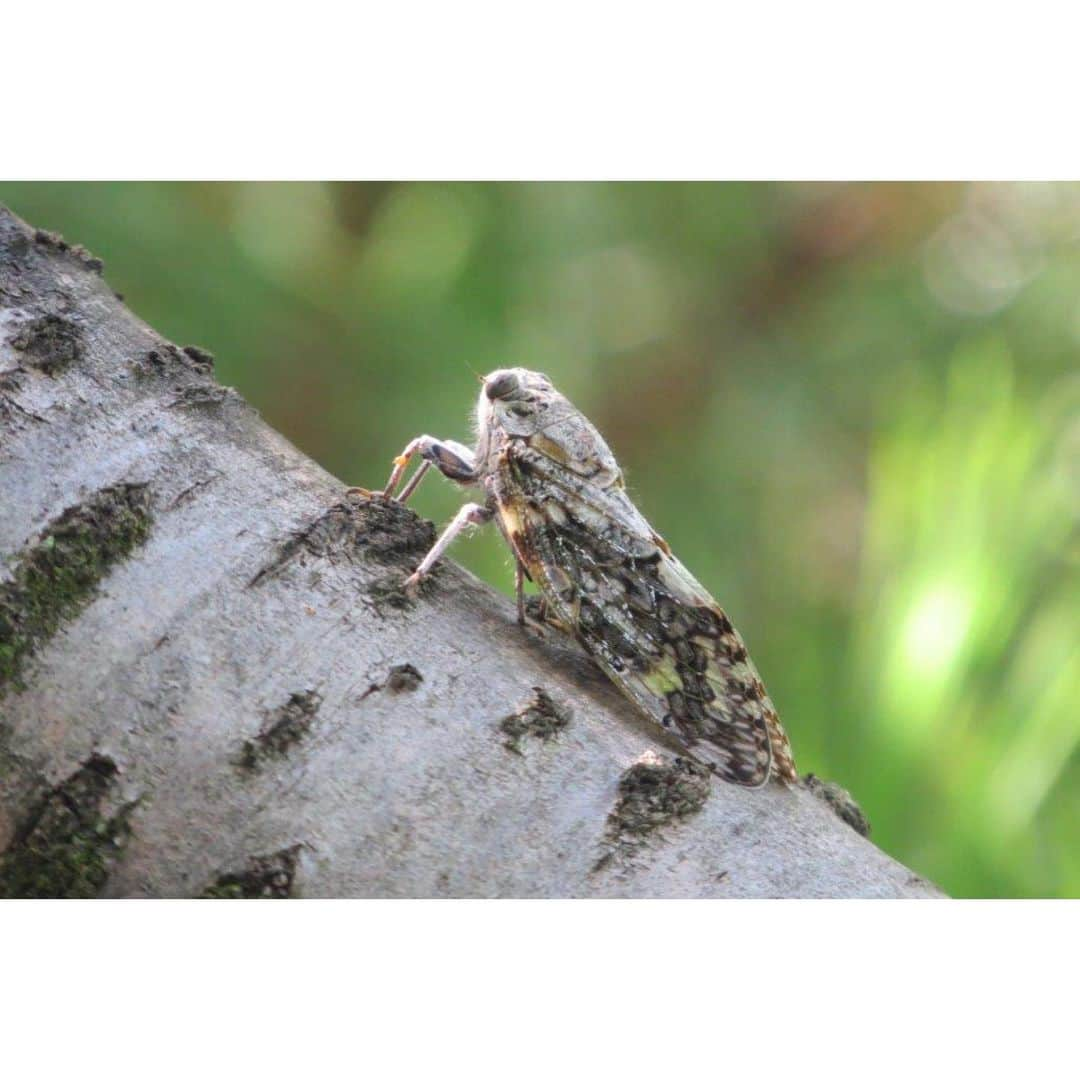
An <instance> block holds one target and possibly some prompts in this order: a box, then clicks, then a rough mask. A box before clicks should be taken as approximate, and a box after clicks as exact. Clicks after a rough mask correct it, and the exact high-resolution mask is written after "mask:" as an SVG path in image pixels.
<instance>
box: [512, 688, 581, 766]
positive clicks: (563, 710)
mask: <svg viewBox="0 0 1080 1080" xmlns="http://www.w3.org/2000/svg"><path fill="white" fill-rule="evenodd" d="M573 715H574V714H573V711H572V710H571V709H569V708H567V707H566V706H565V705H559V704H557V703H556V702H555V701H554V700H553V699H552V697H551V695H550V694H548V692H547V691H546V690H543V689H541V688H540V687H539V686H534V687H533V696H532V699H531V700H530V701H529V702H528V703H527V704H525V705H524V706H522V707H521V708H520V709H518V711H517V712H515V713H511V714H510V715H509V716H504V717H503V718H502V720H500V721H499V730H500V731H501V732H502V733H503V734H504V735H505V736H506V740H505V741H504V742H503V746H505V747H506V749H507V750H513V751H514V753H516V754H520V753H521V747H522V740H524V739H525V737H526V736H532V737H533V738H537V739H541V740H543V741H544V742H548V741H550V740H551V739H554V738H555V736H556V735H557V734H558V733H559V732H560V731H562V729H563V728H564V727H566V726H567V724H569V723H570V721H571V719H572V718H573Z"/></svg>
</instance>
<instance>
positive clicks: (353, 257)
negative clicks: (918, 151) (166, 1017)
mask: <svg viewBox="0 0 1080 1080" xmlns="http://www.w3.org/2000/svg"><path fill="white" fill-rule="evenodd" d="M0 199H2V200H3V201H5V202H7V203H8V204H9V205H11V206H12V208H13V209H14V210H15V211H16V212H18V213H20V214H22V215H23V216H24V217H26V218H27V219H28V220H30V221H31V222H32V223H33V224H34V225H37V226H41V227H46V228H50V229H57V230H59V231H61V232H63V233H65V234H66V235H67V238H68V239H69V240H70V241H73V242H76V241H77V242H79V243H83V244H85V245H87V246H88V247H89V248H90V249H91V250H92V251H93V252H94V254H95V255H99V256H101V257H102V258H104V260H105V264H106V267H105V274H106V277H107V279H108V280H109V282H110V284H112V285H113V287H114V288H116V289H118V290H120V291H121V292H123V293H124V294H125V295H126V298H127V301H128V303H129V304H130V305H131V306H132V307H133V308H134V310H135V311H136V312H138V313H139V314H140V315H141V316H143V317H144V318H145V319H147V320H148V321H149V322H150V323H152V324H153V325H155V326H157V327H158V328H159V329H161V330H162V331H163V332H164V333H166V334H168V335H169V336H171V337H172V338H174V339H175V340H177V341H178V342H179V343H180V344H189V343H194V344H197V345H201V346H205V347H206V348H208V349H210V350H211V351H213V352H214V353H215V354H216V356H217V358H218V364H217V371H218V374H219V377H220V378H221V379H222V380H223V381H224V382H226V383H233V384H235V385H236V386H237V388H238V389H239V390H240V391H241V392H242V393H243V394H244V395H245V396H246V397H247V398H248V399H249V400H251V401H252V402H253V404H255V405H256V406H257V407H258V408H259V409H260V410H261V411H262V413H263V415H264V416H266V418H267V419H268V421H269V422H270V423H272V424H273V425H275V426H276V427H278V428H279V429H280V430H282V431H284V432H285V433H286V434H287V435H288V436H289V437H290V438H292V439H293V440H294V441H295V442H296V443H297V444H298V445H299V446H301V447H302V448H303V449H304V450H306V451H307V452H308V453H310V454H312V455H313V456H314V457H316V458H317V459H319V460H320V461H321V462H322V463H323V464H324V465H325V466H326V467H327V468H328V469H330V470H331V471H333V472H334V473H336V474H337V475H339V476H341V477H342V479H343V480H345V481H347V482H349V483H351V484H362V485H365V486H369V487H376V486H379V485H380V484H381V483H382V482H383V480H384V479H385V477H386V474H387V472H388V471H389V465H390V458H391V456H392V455H393V454H394V453H396V452H397V451H398V450H399V449H400V448H401V447H402V446H403V445H404V444H405V442H406V441H407V440H408V439H409V438H410V437H411V436H413V435H415V434H417V433H419V432H421V431H426V432H430V433H432V434H436V435H441V436H447V437H451V438H457V439H461V440H466V439H467V438H468V419H467V417H468V411H469V409H470V407H471V402H472V399H473V396H474V394H475V392H476V381H475V378H474V374H473V372H480V373H483V372H485V371H488V370H490V369H492V368H495V367H500V366H506V365H514V364H520V365H523V366H528V367H535V368H538V369H540V370H542V371H545V372H547V373H548V374H549V375H550V376H551V377H552V378H553V379H554V380H555V382H556V384H557V385H558V386H560V387H561V388H562V389H564V390H565V392H566V393H567V394H568V395H569V396H570V397H571V398H572V399H573V400H574V401H575V402H576V403H577V404H578V405H579V406H580V407H581V408H582V409H584V410H585V411H586V412H587V413H588V414H589V415H590V416H591V417H592V418H593V419H594V420H595V421H596V423H597V425H598V426H599V427H600V429H601V430H602V431H603V432H604V433H605V435H606V436H607V437H608V441H609V442H610V443H611V445H612V447H613V449H614V450H615V452H616V455H617V456H618V457H619V460H620V461H621V463H622V464H623V465H624V467H625V468H626V471H627V474H628V479H629V484H630V488H631V491H632V492H633V494H634V497H635V499H637V500H638V502H639V503H640V505H641V507H642V509H643V511H644V512H645V513H646V514H647V516H648V517H649V518H650V520H651V521H652V522H653V524H654V525H655V526H656V527H657V529H659V530H660V531H661V532H662V533H663V534H664V535H665V536H666V538H667V539H668V540H669V541H670V543H671V544H672V546H673V547H674V549H675V551H676V552H677V553H678V555H679V556H680V558H682V559H683V561H685V562H686V563H687V564H688V565H689V566H690V567H691V569H692V570H693V572H694V573H695V575H697V576H698V577H700V578H701V580H702V581H703V582H704V583H705V584H706V585H708V586H709V587H710V588H711V589H712V590H713V591H714V593H715V595H716V596H717V598H718V599H719V601H720V602H721V603H722V604H723V605H724V606H725V608H726V609H727V610H728V612H729V614H730V615H731V616H732V619H733V620H734V622H735V623H736V625H737V626H738V627H739V628H740V630H741V631H742V633H743V635H744V637H746V639H747V641H748V643H749V645H750V649H751V653H752V655H753V656H754V658H755V661H756V663H757V665H758V667H759V668H760V669H761V671H762V673H763V675H764V677H765V681H766V683H767V685H768V686H769V689H770V692H771V694H772V697H773V698H774V700H775V701H776V703H777V705H778V708H779V710H780V713H781V716H782V718H783V719H784V722H785V725H786V726H787V729H788V731H789V733H790V735H791V738H792V742H793V745H794V749H795V754H796V760H797V761H798V764H799V767H800V770H801V771H803V772H811V771H812V772H814V773H817V774H820V775H822V776H824V777H827V778H830V779H835V780H837V781H839V782H840V783H841V784H843V786H844V787H846V788H848V789H850V790H851V792H852V794H853V795H854V796H855V797H856V798H857V799H858V800H859V802H860V803H861V804H862V806H863V807H864V809H865V810H866V812H867V815H868V816H869V818H870V820H871V821H872V822H873V823H874V838H875V840H876V841H877V842H878V843H880V844H881V845H882V846H883V847H884V848H886V850H888V851H890V852H892V853H893V854H894V855H896V856H897V857H898V858H900V859H902V860H903V861H905V862H906V863H908V864H909V865H911V866H912V867H913V868H915V869H917V870H918V871H919V872H920V873H922V874H924V875H926V876H927V877H929V878H931V879H933V880H935V881H937V882H939V883H940V884H941V885H942V886H943V887H945V888H946V889H947V890H949V891H950V892H953V893H955V894H961V895H972V896H988V895H995V896H996V895H1024V896H1028V895H1053V896H1066V895H1072V896H1076V895H1080V843H1077V839H1078V838H1077V827H1076V822H1077V821H1078V820H1080V754H1078V752H1077V742H1078V739H1080V724H1078V722H1077V714H1078V707H1077V702H1078V701H1080V653H1078V635H1077V623H1078V619H1077V612H1078V610H1080V557H1078V556H1080V552H1078V549H1077V542H1076V536H1077V531H1076V521H1077V513H1078V511H1080V500H1078V494H1077V493H1078V491H1080V382H1078V380H1077V377H1076V371H1077V362H1076V356H1077V350H1078V346H1080V319H1078V318H1077V314H1076V310H1077V309H1076V300H1075V297H1076V294H1077V289H1078V287H1080V261H1078V249H1077V244H1076V238H1077V237H1078V236H1080V228H1078V225H1080V188H1078V187H1076V186H1051V185H980V186H975V187H962V186H955V185H790V184H788V185H753V184H749V185H748V184H740V185H708V184H682V185H655V184H633V185H630V184H627V185H624V184H601V185H587V184H564V185H558V184H531V185H505V184H494V185H482V184H481V185H477V184H469V185H423V184H404V185H382V184H377V185H339V184H328V185H291V184H240V185H213V184H199V185H175V184H94V185H86V184H54V185H49V184H21V185H20V184H9V185H3V186H0ZM461 500H462V495H461V493H459V492H456V491H454V490H453V489H451V488H450V486H449V485H447V484H444V483H440V482H439V481H437V480H431V481H429V482H428V483H427V484H425V486H424V487H423V488H422V489H421V491H420V492H419V494H418V495H417V497H416V505H417V508H418V509H419V510H420V511H421V512H422V513H424V514H426V515H428V516H430V517H433V518H435V519H436V520H445V519H446V518H448V517H449V516H450V514H451V513H452V512H453V510H454V508H455V507H456V506H457V505H459V504H460V502H461ZM456 554H457V557H459V558H461V559H462V561H464V562H466V563H467V564H468V565H469V566H471V567H472V568H473V569H474V570H476V571H477V572H478V573H480V574H481V575H482V576H484V577H485V578H487V579H488V580H490V581H492V582H493V583H495V584H496V585H498V586H499V587H500V588H503V589H506V590H508V591H509V589H510V588H511V586H512V580H513V578H512V572H511V569H510V561H509V558H508V556H507V554H506V552H505V550H504V548H503V546H502V545H501V543H500V542H499V540H498V538H497V536H495V535H494V531H493V530H490V531H489V535H481V536H478V537H477V538H476V539H474V540H471V541H468V542H466V543H463V544H462V545H461V547H460V548H459V549H458V551H457V553H456Z"/></svg>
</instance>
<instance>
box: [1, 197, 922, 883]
mask: <svg viewBox="0 0 1080 1080" xmlns="http://www.w3.org/2000/svg"><path fill="white" fill-rule="evenodd" d="M375 407H377V404H376V403H373V402H364V401H358V402H356V410H357V416H358V418H361V420H362V417H363V415H364V412H365V410H366V409H370V408H375ZM433 537H434V530H433V528H432V526H431V525H430V523H427V522H424V521H422V520H421V519H419V518H418V517H416V516H415V515H414V514H413V513H412V512H411V511H409V510H406V509H403V508H401V507H398V506H396V505H391V504H388V503H385V502H382V501H380V500H373V499H371V500H366V499H363V498H349V497H347V496H346V494H345V487H344V485H343V484H342V483H341V482H340V481H339V480H337V479H335V478H334V477H332V476H330V475H328V474H327V473H326V472H325V471H324V470H323V469H321V468H320V467H319V466H318V465H316V464H315V463H314V462H312V461H311V460H309V459H308V458H306V457H305V456H304V455H303V454H301V453H300V452H299V451H298V450H296V448H295V447H293V446H291V445H290V444H289V443H288V442H286V440H285V439H283V438H282V437H281V436H279V435H278V434H276V433H275V432H274V431H273V430H271V429H270V428H269V427H268V426H267V425H266V424H264V423H263V422H262V421H261V420H260V419H259V417H258V416H257V415H256V413H255V412H254V411H253V410H252V409H251V408H250V407H248V406H247V405H246V404H245V403H244V401H243V400H242V399H241V398H240V397H239V396H238V395H237V394H236V393H235V392H233V391H232V390H229V389H227V388H224V387H222V386H220V385H218V384H217V383H216V382H215V381H214V379H213V375H212V358H211V357H209V356H208V354H206V353H204V352H202V351H201V350H199V349H197V348H187V349H179V348H177V347H176V346H174V345H172V344H170V343H169V342H167V341H165V340H163V339H162V338H161V337H160V336H159V335H158V334H156V333H155V332H154V331H153V330H152V329H150V328H149V327H148V326H146V325H145V324H144V323H142V322H140V321H139V320H138V319H137V318H136V317H134V316H133V315H132V314H131V313H130V312H129V311H128V310H127V309H126V308H125V307H124V306H123V305H122V304H121V303H120V301H119V299H118V298H117V297H116V296H114V294H113V293H112V292H111V290H110V289H109V288H108V286H107V285H106V284H105V282H104V281H103V279H102V277H101V264H100V262H99V261H98V260H96V259H94V258H93V257H92V256H90V255H89V254H88V253H87V252H85V251H83V250H81V249H79V248H77V247H71V246H69V245H68V244H66V243H64V242H63V241H62V240H61V239H60V238H59V237H56V236H54V235H52V234H47V233H43V232H40V231H38V232H35V231H34V230H33V229H31V228H29V227H28V226H26V225H25V224H24V223H22V222H21V221H19V219H17V218H16V217H15V216H14V215H12V214H11V213H10V212H8V211H6V210H4V209H2V208H0V555H2V556H3V558H4V562H3V565H2V568H0V853H2V854H0V896H111V897H118V896H174V897H175V896H199V895H206V896H311V897H315V896H356V897H360V896H365V897H436V896H447V897H452V896H456V897H464V896H484V897H487V896H491V897H495V896H534V897H561V896H581V897H591V896H596V897H599V896H637V897H725V896H728V897H733V896H742V897H746V896H882V897H884V896H890V897H897V896H940V895H941V894H940V893H939V892H938V891H937V890H936V889H935V888H934V887H933V886H932V885H930V884H929V883H927V882H926V881H924V880H923V879H921V878H920V877H918V876H917V875H915V874H913V873H912V872H911V871H909V870H908V869H906V868H905V867H903V866H901V865H900V864H898V863H897V862H895V861H894V860H893V859H891V858H889V856H887V855H885V854H884V853H883V852H881V851H880V850H879V849H878V848H876V847H875V846H874V845H873V844H871V843H870V842H869V841H867V840H865V839H864V838H863V837H862V836H860V835H859V833H858V832H857V831H856V829H855V828H853V827H851V825H850V824H848V823H846V822H845V821H844V820H842V818H841V816H840V815H839V814H838V813H837V812H834V809H833V808H831V807H830V806H829V805H828V804H827V802H826V801H825V800H823V799H821V798H818V797H815V794H814V792H813V791H811V790H810V789H809V788H806V787H799V788H794V789H789V788H784V787H782V786H780V785H779V784H770V785H769V786H768V787H767V788H765V789H762V790H745V789H742V788H738V787H734V786H731V785H727V784H723V783H720V782H719V781H715V780H712V779H710V778H708V777H704V776H702V775H701V774H700V773H699V772H698V771H697V770H696V769H695V768H694V767H693V766H691V765H688V764H686V763H684V762H682V761H681V760H680V759H679V758H678V757H677V750H676V749H673V748H672V747H669V746H667V745H665V744H663V743H662V742H661V741H659V738H658V736H657V734H656V733H655V732H654V731H653V729H652V727H651V726H650V725H649V724H647V723H646V722H645V721H642V720H640V719H639V718H638V717H637V716H636V714H635V713H634V711H633V710H632V708H631V707H630V706H629V705H628V704H627V702H626V701H625V700H624V699H623V698H622V697H621V696H620V695H619V694H618V692H617V691H616V690H615V689H614V688H613V687H612V686H611V685H610V684H609V683H608V682H607V681H606V680H605V679H604V678H603V676H602V675H600V674H599V672H598V671H597V670H596V669H595V668H594V667H592V665H591V663H590V662H589V661H588V660H587V658H585V657H584V656H583V655H582V654H580V653H579V652H578V651H577V650H576V647H571V646H570V645H568V644H566V643H563V642H560V641H558V640H553V636H552V635H551V634H550V633H549V634H548V635H547V636H546V638H545V639H544V640H540V639H538V638H537V636H536V635H535V634H532V633H530V632H528V631H526V630H523V629H521V628H519V627H518V626H517V624H516V621H515V613H514V608H513V605H512V604H511V603H510V601H509V600H508V599H506V598H504V597H502V596H500V595H498V594H496V593H495V592H494V591H493V590H491V589H489V588H487V587H486V586H484V585H483V584H481V583H480V582H478V581H477V580H476V579H475V578H473V577H472V576H470V575H469V574H467V573H466V572H464V571H463V570H461V569H460V568H458V567H456V566H454V565H453V564H446V565H444V566H442V567H440V568H439V569H438V570H437V571H436V573H435V574H434V576H433V578H432V579H431V580H430V582H428V583H427V584H426V585H425V587H424V589H423V591H422V593H421V595H420V597H419V598H418V599H416V600H411V599H410V598H409V597H407V596H406V595H405V594H404V593H403V592H402V590H401V581H402V579H403V577H404V576H405V574H406V573H407V572H408V571H409V570H411V569H412V568H413V567H414V566H415V565H416V562H417V561H418V559H419V557H420V556H421V554H422V553H423V552H424V551H425V549H426V548H427V547H428V545H429V544H430V543H431V541H432V539H433ZM794 726H795V727H796V732H797V725H794ZM818 787H819V788H820V785H818ZM818 794H820V791H819V792H818ZM841 809H843V808H841ZM855 823H856V824H857V821H855Z"/></svg>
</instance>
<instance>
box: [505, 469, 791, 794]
mask: <svg viewBox="0 0 1080 1080" xmlns="http://www.w3.org/2000/svg"><path fill="white" fill-rule="evenodd" d="M502 480H503V482H502V484H500V489H501V490H500V492H499V494H498V499H497V501H498V503H499V510H500V515H501V517H502V520H503V525H504V528H505V529H506V531H507V534H508V535H509V536H510V539H511V542H512V543H513V544H514V546H515V548H516V549H517V551H518V555H519V557H520V558H521V559H522V561H523V562H524V563H525V565H526V567H527V569H528V570H529V572H530V575H531V576H532V578H533V580H534V581H535V582H536V584H537V585H538V587H539V588H540V589H541V591H542V592H543V594H544V596H545V598H546V600H547V602H548V604H549V605H550V606H551V608H552V609H553V612H554V614H555V615H556V616H557V618H558V619H559V620H560V621H561V622H562V623H563V624H565V625H566V626H568V627H570V628H572V630H573V632H574V634H575V636H576V637H577V638H578V640H579V641H580V642H581V643H582V645H583V646H584V647H585V648H586V649H587V650H588V652H589V653H590V654H591V655H592V656H593V657H594V658H595V660H596V661H597V663H598V664H599V665H600V666H601V667H602V668H603V669H604V671H605V672H606V673H607V674H608V676H609V677H610V678H611V679H612V681H613V682H615V683H616V685H618V686H619V687H620V689H622V690H623V692H624V693H625V694H626V695H627V696H628V697H630V698H631V700H633V701H634V702H635V703H636V704H637V706H638V707H639V709H641V710H642V711H643V712H644V713H645V714H646V715H647V716H649V717H651V718H652V719H653V720H655V721H656V722H657V723H659V724H660V725H661V726H663V727H664V728H665V729H667V730H669V731H671V732H672V733H673V734H674V735H675V736H676V737H677V738H678V739H679V740H680V741H681V742H682V743H683V745H684V746H685V747H686V748H687V751H688V752H689V754H690V755H691V756H692V757H694V758H696V759H697V760H699V761H701V762H702V763H703V764H706V765H709V766H710V767H711V768H712V769H713V770H714V771H715V772H716V773H717V774H718V775H720V776H721V777H722V778H723V779H725V780H729V781H732V782H734V783H739V784H745V785H749V786H758V785H761V784H764V783H765V782H766V781H767V780H768V779H769V776H770V775H771V774H773V773H775V774H776V775H778V776H780V777H781V778H783V779H785V780H788V781H794V780H795V779H796V772H795V765H794V762H793V760H792V757H791V750H790V747H789V744H788V740H787V736H786V735H785V733H784V730H783V728H782V727H781V725H780V721H779V719H778V717H777V714H776V710H775V709H774V708H773V705H772V702H771V701H770V700H769V697H768V695H767V694H766V692H765V687H764V686H763V685H762V682H761V679H760V677H759V675H758V673H757V670H756V669H755V668H754V665H753V663H752V662H751V661H750V659H749V657H748V655H747V652H746V646H745V645H744V644H743V641H742V638H741V637H740V636H739V634H738V632H737V631H736V630H735V628H734V627H733V626H732V625H731V621H730V620H729V619H728V618H727V616H726V615H725V614H724V612H723V611H722V610H721V608H720V607H719V605H717V603H716V601H715V600H714V599H713V598H712V597H711V596H710V595H709V593H708V592H707V590H706V589H705V588H704V587H703V586H702V585H701V584H700V583H699V582H698V581H696V580H695V578H694V577H693V575H691V574H690V572H689V571H688V570H687V569H686V567H684V566H683V565H682V563H680V562H679V561H678V559H676V558H675V557H674V555H672V554H671V550H670V548H669V547H668V545H667V544H666V543H665V542H664V540H663V539H662V538H661V537H660V536H659V535H657V534H656V533H655V532H654V531H653V530H652V528H651V527H650V526H649V524H648V522H647V521H646V520H645V518H644V517H643V516H642V515H641V513H640V511H638V509H637V508H636V507H635V506H634V505H633V503H632V502H631V501H630V499H629V498H628V497H627V495H626V493H625V491H623V490H622V487H621V484H612V485H609V486H607V487H599V486H597V485H595V484H591V483H589V481H588V480H587V479H583V478H581V477H580V476H577V475H574V474H572V473H570V472H568V471H567V470H564V469H562V468H561V467H560V466H559V465H558V463H556V462H553V461H551V460H550V459H549V458H547V457H545V456H544V455H541V454H538V453H536V452H535V451H530V450H524V449H522V450H518V451H517V453H515V454H514V455H513V457H512V458H511V459H510V460H508V462H507V466H506V472H505V473H504V476H503V477H502Z"/></svg>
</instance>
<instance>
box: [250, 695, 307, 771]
mask: <svg viewBox="0 0 1080 1080" xmlns="http://www.w3.org/2000/svg"><path fill="white" fill-rule="evenodd" d="M321 704H322V695H321V694H319V693H317V692H316V691H314V690H304V691H303V692H301V693H296V694H293V695H291V696H290V698H289V700H288V701H287V702H285V704H284V705H281V706H280V707H278V708H277V709H275V710H274V711H273V712H272V713H271V714H270V717H269V719H268V721H267V724H266V726H265V727H264V728H263V729H262V731H260V732H259V734H258V735H256V736H255V738H254V739H248V740H247V741H246V742H245V743H244V747H243V749H242V750H241V752H240V758H239V761H238V764H239V766H240V767H241V768H243V769H257V768H258V767H259V766H260V765H261V764H262V763H263V761H265V760H266V759H267V758H269V757H281V756H282V755H284V754H286V753H287V752H288V751H289V750H290V749H291V748H292V747H293V746H294V745H295V744H296V743H298V742H299V741H300V740H301V739H302V738H303V737H304V736H305V735H306V734H307V733H308V731H309V730H310V729H311V725H312V722H313V721H314V718H315V714H316V713H317V712H318V711H319V706H320V705H321Z"/></svg>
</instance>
